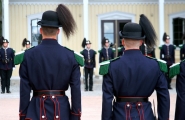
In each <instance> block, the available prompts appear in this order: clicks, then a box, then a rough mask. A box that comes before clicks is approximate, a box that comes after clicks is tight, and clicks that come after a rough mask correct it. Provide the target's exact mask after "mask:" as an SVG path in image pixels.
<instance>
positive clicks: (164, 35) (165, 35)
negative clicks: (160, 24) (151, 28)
mask: <svg viewBox="0 0 185 120" xmlns="http://www.w3.org/2000/svg"><path fill="white" fill-rule="evenodd" d="M167 39H170V36H169V35H167V34H166V32H165V33H164V34H163V41H166V40H167Z"/></svg>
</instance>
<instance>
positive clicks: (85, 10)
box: [83, 0, 89, 40]
mask: <svg viewBox="0 0 185 120" xmlns="http://www.w3.org/2000/svg"><path fill="white" fill-rule="evenodd" d="M88 1H89V0H83V19H84V37H85V38H86V39H87V40H88V39H89V25H88V21H89V20H88Z"/></svg>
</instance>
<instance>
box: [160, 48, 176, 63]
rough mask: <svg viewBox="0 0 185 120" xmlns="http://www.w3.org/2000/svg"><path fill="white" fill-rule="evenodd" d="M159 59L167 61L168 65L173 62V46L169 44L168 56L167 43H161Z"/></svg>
mask: <svg viewBox="0 0 185 120" xmlns="http://www.w3.org/2000/svg"><path fill="white" fill-rule="evenodd" d="M160 59H162V60H164V61H166V62H167V64H168V65H172V64H173V63H175V47H174V45H169V56H168V54H167V45H163V46H162V48H161V51H160Z"/></svg>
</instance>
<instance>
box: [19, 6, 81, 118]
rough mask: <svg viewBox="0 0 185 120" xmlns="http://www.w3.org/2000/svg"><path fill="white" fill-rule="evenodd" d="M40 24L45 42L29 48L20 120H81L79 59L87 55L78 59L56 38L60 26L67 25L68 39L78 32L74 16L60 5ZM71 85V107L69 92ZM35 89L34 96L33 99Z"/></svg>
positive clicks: (24, 64)
mask: <svg viewBox="0 0 185 120" xmlns="http://www.w3.org/2000/svg"><path fill="white" fill-rule="evenodd" d="M37 24H38V25H41V28H40V33H41V34H42V42H41V43H40V44H39V45H38V46H36V47H34V48H31V49H29V50H26V51H25V53H24V59H23V62H22V63H21V65H20V70H19V75H20V108H19V112H20V114H19V115H20V120H25V119H32V120H41V119H42V120H46V119H47V120H79V119H80V117H81V90H80V68H79V64H78V62H79V60H82V62H83V58H82V59H80V58H78V56H77V55H76V54H75V53H74V52H73V51H72V50H69V49H68V48H66V47H63V46H61V45H59V43H58V42H57V40H56V39H57V35H58V34H59V32H60V31H59V27H62V28H63V30H64V33H65V35H66V37H67V38H69V37H70V35H72V34H73V33H74V32H75V28H76V23H75V21H74V19H73V16H72V14H71V12H70V11H69V9H68V8H67V7H66V6H65V5H63V4H59V5H58V7H57V8H56V11H50V10H49V11H45V12H44V13H43V15H42V19H41V21H39V22H38V23H37ZM77 59H78V62H77ZM80 62H81V61H80ZM80 62H79V63H80ZM69 86H70V87H71V107H70V105H69V100H68V97H67V96H66V95H65V91H66V90H68V87H69ZM31 90H33V97H32V98H31V100H30V91H31Z"/></svg>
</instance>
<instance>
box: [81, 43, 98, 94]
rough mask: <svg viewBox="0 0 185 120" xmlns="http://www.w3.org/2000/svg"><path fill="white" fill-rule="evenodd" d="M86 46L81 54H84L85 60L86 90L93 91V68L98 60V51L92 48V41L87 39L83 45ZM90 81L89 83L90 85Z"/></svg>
mask: <svg viewBox="0 0 185 120" xmlns="http://www.w3.org/2000/svg"><path fill="white" fill-rule="evenodd" d="M83 46H84V47H83V48H85V49H84V50H83V51H82V52H81V54H82V55H83V56H84V60H85V62H84V63H85V66H84V67H85V68H84V70H85V91H88V90H89V91H93V72H94V71H93V70H94V68H95V66H96V60H95V55H96V51H94V50H93V49H91V42H90V41H89V40H87V41H86V42H85V45H83ZM85 46H86V47H85ZM88 75H89V82H88ZM88 83H89V85H88Z"/></svg>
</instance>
